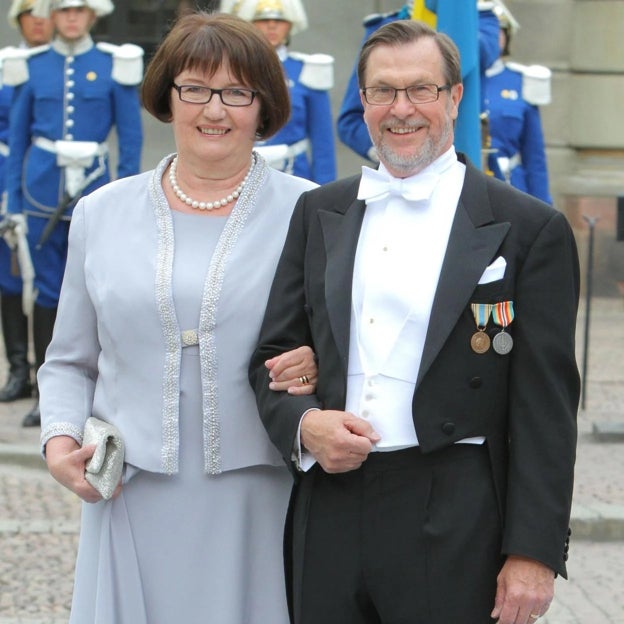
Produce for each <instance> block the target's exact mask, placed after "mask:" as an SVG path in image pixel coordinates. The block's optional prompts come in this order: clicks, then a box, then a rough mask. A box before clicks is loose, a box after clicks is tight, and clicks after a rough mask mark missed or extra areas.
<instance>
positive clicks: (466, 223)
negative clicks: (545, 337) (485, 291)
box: [416, 163, 511, 385]
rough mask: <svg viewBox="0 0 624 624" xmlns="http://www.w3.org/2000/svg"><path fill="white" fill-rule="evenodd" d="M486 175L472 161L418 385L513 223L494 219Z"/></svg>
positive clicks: (437, 292) (444, 269) (426, 341)
mask: <svg viewBox="0 0 624 624" xmlns="http://www.w3.org/2000/svg"><path fill="white" fill-rule="evenodd" d="M486 180H487V178H486V177H485V176H484V175H483V174H482V173H481V172H479V171H477V170H476V169H475V168H474V167H473V166H472V165H470V163H466V177H465V179H464V186H463V189H462V193H461V196H460V198H459V203H458V206H457V211H456V213H455V219H454V220H453V225H452V227H451V233H450V236H449V241H448V246H447V249H446V255H445V256H444V262H443V263H442V270H441V272H440V279H439V281H438V287H437V289H436V294H435V297H434V300H433V307H432V310H431V318H430V320H429V328H428V330H427V337H426V340H425V346H424V349H423V355H422V360H421V364H420V370H419V371H418V380H417V382H416V385H418V384H419V383H420V381H421V379H422V378H423V376H424V375H425V373H426V372H427V371H428V370H429V367H430V366H431V364H432V362H433V361H434V359H435V358H436V356H437V354H438V353H439V351H440V349H441V348H442V346H443V345H444V342H445V341H446V339H447V338H448V336H449V334H450V333H451V331H452V329H453V327H454V326H455V325H456V324H457V321H458V319H459V317H460V315H461V314H462V312H463V311H464V309H465V308H466V306H467V305H468V303H469V300H470V295H471V294H472V292H473V291H474V289H475V286H476V285H477V282H478V281H479V278H480V277H481V275H482V274H483V271H484V270H485V268H486V267H487V265H488V264H489V263H490V262H491V261H492V259H493V257H494V255H495V254H496V251H497V249H498V248H499V247H500V245H501V243H502V242H503V240H504V238H505V236H506V235H507V232H508V231H509V228H510V227H511V225H510V224H509V223H506V222H502V223H501V222H498V223H497V222H495V221H494V216H493V214H492V210H491V207H490V202H489V197H488V193H487V185H486Z"/></svg>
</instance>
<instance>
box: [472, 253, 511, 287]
mask: <svg viewBox="0 0 624 624" xmlns="http://www.w3.org/2000/svg"><path fill="white" fill-rule="evenodd" d="M506 267H507V261H506V260H505V258H503V256H498V258H496V260H494V262H492V264H490V266H488V267H486V269H485V271H483V275H482V276H481V278H480V279H479V282H478V283H479V284H489V283H490V282H495V281H496V280H500V279H503V277H504V275H505V268H506Z"/></svg>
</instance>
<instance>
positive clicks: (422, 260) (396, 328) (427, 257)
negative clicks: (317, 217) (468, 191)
mask: <svg viewBox="0 0 624 624" xmlns="http://www.w3.org/2000/svg"><path fill="white" fill-rule="evenodd" d="M362 169H363V177H366V174H367V173H368V172H366V171H365V169H366V168H364V167H363V168H362ZM465 172H466V167H465V165H463V164H462V163H460V162H459V161H458V160H457V155H456V153H455V149H454V148H450V149H449V150H448V151H447V152H446V153H444V154H443V155H442V156H440V157H439V158H438V159H437V160H436V161H435V162H433V163H432V164H431V165H429V166H428V167H427V168H426V169H424V170H423V171H421V172H420V173H418V174H416V175H415V176H411V177H410V178H405V179H403V180H397V179H395V178H394V179H393V178H392V176H390V174H389V172H388V171H387V169H386V168H385V167H384V165H383V163H382V164H380V165H379V173H381V174H384V176H386V175H387V176H389V179H390V188H391V189H393V190H391V191H390V192H388V193H376V194H375V195H376V196H380V197H379V198H373V199H367V200H366V212H365V214H364V219H363V222H362V229H361V231H360V237H359V241H358V247H357V252H356V256H355V265H354V272H353V283H352V307H351V333H350V338H349V368H348V373H347V374H348V378H347V399H346V407H345V409H346V411H348V412H351V413H353V414H355V415H356V416H359V417H360V418H364V419H365V420H367V421H368V422H370V424H371V425H372V427H373V429H374V430H375V431H376V432H377V433H378V434H379V435H380V436H381V440H380V441H379V442H378V443H377V444H376V445H375V449H374V450H376V451H394V450H398V449H402V448H407V447H410V446H417V445H418V436H417V434H416V430H415V429H414V421H413V418H412V398H413V396H414V389H415V386H416V379H417V377H418V370H419V368H420V361H421V358H422V353H423V347H424V344H425V338H426V334H427V328H428V327H429V320H430V315H431V308H432V306H433V299H434V296H435V292H436V288H437V285H438V280H439V277H440V271H441V268H442V262H443V260H444V255H445V253H446V247H447V244H448V239H449V235H450V231H451V226H452V224H453V219H454V217H455V211H456V208H457V204H458V201H459V196H460V194H461V190H462V186H463V182H464V175H465ZM374 177H375V178H377V177H381V176H378V175H376V174H375V176H374ZM372 186H373V187H374V186H375V182H373V183H372ZM405 187H410V192H409V193H406V194H408V195H409V196H417V195H418V196H420V197H422V199H418V200H408V199H405V198H404V197H403V196H402V195H401V194H399V191H400V190H401V189H402V188H405ZM365 194H368V195H373V193H372V192H371V183H370V180H364V181H363V182H362V183H361V185H360V194H359V195H358V197H360V198H361V197H362V195H365ZM482 441H483V438H470V439H466V440H462V442H470V443H481V442H482ZM299 460H300V466H301V468H302V469H303V470H308V469H309V468H310V467H311V466H312V465H313V464H314V459H313V458H312V457H311V456H310V455H309V454H307V453H305V452H304V453H303V454H301V455H300V457H299Z"/></svg>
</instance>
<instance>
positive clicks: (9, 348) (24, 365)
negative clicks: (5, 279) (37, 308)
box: [0, 295, 32, 403]
mask: <svg viewBox="0 0 624 624" xmlns="http://www.w3.org/2000/svg"><path fill="white" fill-rule="evenodd" d="M0 315H1V316H2V337H3V339H4V349H5V351H6V357H7V360H8V362H9V377H8V379H7V381H6V384H5V385H4V387H3V388H2V389H0V402H2V403H7V402H9V401H15V400H16V399H24V398H27V397H29V396H32V384H31V382H30V364H29V362H28V319H27V318H26V316H25V315H24V312H23V311H22V296H21V295H2V297H0Z"/></svg>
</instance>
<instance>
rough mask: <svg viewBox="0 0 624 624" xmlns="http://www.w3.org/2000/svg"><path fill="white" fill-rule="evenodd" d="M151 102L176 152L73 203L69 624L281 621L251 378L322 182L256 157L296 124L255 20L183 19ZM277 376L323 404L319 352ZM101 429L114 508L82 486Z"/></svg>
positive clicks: (65, 381)
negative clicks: (299, 207) (309, 198)
mask: <svg viewBox="0 0 624 624" xmlns="http://www.w3.org/2000/svg"><path fill="white" fill-rule="evenodd" d="M142 96H143V103H144V105H145V107H146V109H147V110H148V111H149V112H150V113H151V114H152V115H154V116H155V117H156V118H158V119H159V120H161V121H163V122H170V123H171V124H172V128H173V133H174V138H175V142H176V147H177V153H176V154H173V155H169V156H167V157H165V158H164V159H163V160H162V161H161V162H160V164H159V165H158V167H157V168H156V169H155V170H154V171H152V172H147V173H143V174H141V175H138V176H135V177H132V178H129V179H125V180H118V181H116V182H113V183H112V184H110V185H108V186H107V187H105V188H103V189H100V190H98V191H96V192H94V193H93V194H91V195H89V196H88V197H84V198H83V199H81V200H80V202H79V203H78V205H77V207H76V210H75V211H74V217H73V219H72V227H71V233H70V249H69V256H68V263H67V271H66V274H65V278H64V283H63V290H62V294H61V301H60V305H59V313H58V317H57V322H56V326H55V330H54V338H53V340H52V343H51V345H50V348H49V350H48V352H47V357H46V362H45V364H44V365H43V367H42V368H41V371H40V375H39V382H40V390H41V412H42V443H43V445H45V454H46V458H47V462H48V467H49V469H50V472H51V473H52V475H53V476H54V477H55V478H56V479H57V480H58V481H60V482H61V483H62V484H64V485H66V486H67V487H69V488H70V489H71V490H73V491H74V492H75V493H76V494H78V495H79V496H80V497H81V498H82V499H83V500H85V501H86V502H90V503H95V504H92V505H87V504H85V505H83V515H82V531H81V537H80V544H79V552H78V559H77V565H76V581H75V590H74V600H73V605H72V615H71V620H70V621H71V622H72V623H83V622H84V623H85V624H86V623H89V624H93V622H132V624H171V622H210V623H211V624H231V623H232V622H246V623H249V624H267V623H268V622H270V623H271V624H282V623H285V622H287V621H288V618H287V609H286V606H285V599H284V593H285V592H284V588H283V571H282V549H281V534H282V526H283V520H284V516H285V511H286V506H287V500H288V495H289V491H290V485H291V484H290V476H289V474H288V472H287V469H286V467H285V466H284V465H283V463H282V461H281V459H280V458H279V455H278V453H277V451H276V450H275V449H274V448H273V447H272V445H271V443H270V442H269V439H268V437H267V435H266V433H265V432H264V430H263V428H262V425H261V423H260V420H259V418H258V415H257V411H256V406H255V400H254V397H253V394H252V392H251V389H250V387H249V384H248V381H247V364H248V360H249V357H250V354H251V351H252V347H253V345H254V343H255V341H256V339H257V335H258V331H259V326H260V323H261V318H262V314H263V311H264V306H265V302H266V299H267V296H268V290H269V287H270V283H271V280H272V276H273V272H274V268H275V264H276V262H277V259H278V256H279V254H280V250H281V247H282V243H283V241H284V238H285V235H286V229H287V227H288V222H289V218H290V214H291V212H292V209H293V207H294V204H295V201H296V199H297V197H298V196H299V195H300V193H302V192H303V191H304V190H307V189H310V188H311V187H313V186H314V184H313V183H311V182H308V181H306V180H301V179H299V178H295V177H293V176H288V175H285V174H283V173H280V172H277V171H274V170H271V169H269V167H268V166H267V165H266V163H265V161H264V160H263V159H262V158H261V157H259V156H258V155H257V154H254V153H252V148H253V144H254V140H255V139H256V137H257V136H260V137H268V136H270V135H271V134H273V133H274V132H276V131H277V130H278V129H279V128H280V126H281V125H282V124H283V123H285V121H286V119H287V118H288V113H289V109H288V92H287V89H286V86H285V85H284V82H283V80H282V77H281V67H280V63H279V59H278V58H277V56H276V55H275V52H274V51H273V50H272V48H271V47H270V46H269V45H268V44H267V42H266V40H265V39H264V38H263V37H262V36H261V35H260V33H259V32H258V31H257V30H256V29H254V28H253V27H252V26H251V25H249V24H247V23H245V22H244V21H242V20H240V19H237V18H235V17H232V16H229V15H209V14H206V13H197V14H190V15H186V16H184V17H182V18H181V19H180V20H179V21H178V23H177V24H176V25H175V26H174V27H173V29H172V30H171V31H170V32H169V34H168V35H167V37H166V38H165V40H164V41H163V43H162V45H161V46H160V48H159V50H158V51H157V52H156V54H155V56H154V58H153V60H152V62H151V64H150V66H149V68H148V70H147V72H146V76H145V81H144V83H143V87H142ZM269 366H273V370H272V373H273V378H274V382H275V383H274V388H275V389H276V390H284V389H286V388H288V387H290V386H295V387H292V388H290V390H289V391H291V392H293V393H295V394H297V393H305V392H306V391H310V390H311V389H312V387H311V386H310V385H309V384H308V383H307V382H311V383H314V381H315V378H316V377H315V375H316V373H315V371H316V367H315V365H314V363H313V358H312V354H311V351H309V350H298V351H295V352H293V353H291V354H289V355H288V354H287V355H286V360H285V361H279V362H269ZM306 375H307V378H306ZM304 384H305V385H304ZM90 415H93V416H96V417H98V418H101V419H103V420H106V421H108V422H110V423H112V424H113V425H115V426H116V427H117V428H118V429H119V430H120V432H121V436H122V438H123V440H124V442H125V446H126V454H125V461H126V464H125V472H124V476H123V479H122V483H123V486H122V487H121V488H119V491H118V495H117V496H116V497H114V498H113V499H111V500H109V501H101V500H100V499H99V496H98V495H97V493H96V492H95V490H93V488H91V486H90V485H89V484H88V483H87V482H86V481H85V479H84V470H85V461H86V460H87V459H88V458H89V457H90V456H91V454H92V453H93V447H92V446H87V447H85V448H82V449H80V447H79V444H80V442H81V438H82V431H83V427H84V423H85V420H86V418H87V416H90Z"/></svg>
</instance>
